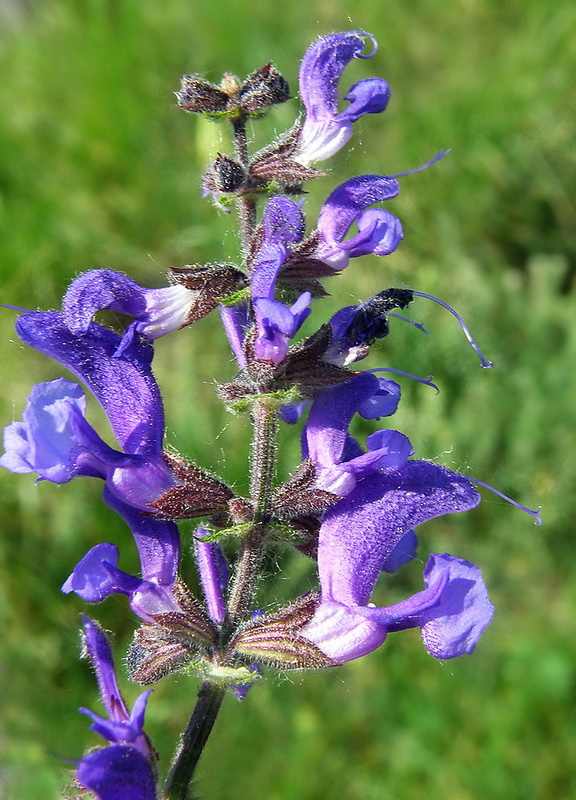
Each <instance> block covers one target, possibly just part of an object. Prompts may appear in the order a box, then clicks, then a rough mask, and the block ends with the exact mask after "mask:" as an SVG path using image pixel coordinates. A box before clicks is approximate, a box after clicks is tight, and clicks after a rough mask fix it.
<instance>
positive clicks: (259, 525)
mask: <svg viewBox="0 0 576 800" xmlns="http://www.w3.org/2000/svg"><path fill="white" fill-rule="evenodd" d="M252 424H253V431H254V433H253V439H252V469H251V476H250V499H251V501H252V505H253V508H254V525H253V527H252V529H251V531H250V532H249V533H248V534H247V535H246V536H245V538H244V540H243V549H242V554H241V556H240V558H239V560H238V564H237V566H236V574H235V576H234V583H233V586H232V592H231V595H230V604H229V616H230V619H231V620H232V621H236V620H240V619H242V618H243V617H246V616H247V615H248V613H249V612H250V609H251V606H252V601H253V598H254V592H255V589H256V585H257V583H258V576H259V572H260V564H261V561H262V555H263V552H264V544H265V541H266V536H267V534H268V523H269V521H270V516H271V505H272V492H273V489H274V473H275V469H276V433H277V430H278V412H277V410H276V409H275V408H271V407H270V405H269V404H268V403H266V401H263V400H261V401H256V402H255V403H254V407H253V411H252Z"/></svg>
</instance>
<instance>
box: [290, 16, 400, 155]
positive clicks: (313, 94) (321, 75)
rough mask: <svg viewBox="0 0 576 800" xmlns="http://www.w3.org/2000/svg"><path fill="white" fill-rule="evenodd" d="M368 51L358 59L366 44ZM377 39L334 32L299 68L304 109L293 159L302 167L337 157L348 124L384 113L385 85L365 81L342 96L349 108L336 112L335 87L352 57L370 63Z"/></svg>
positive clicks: (346, 137) (315, 46) (316, 45)
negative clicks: (367, 60) (370, 45)
mask: <svg viewBox="0 0 576 800" xmlns="http://www.w3.org/2000/svg"><path fill="white" fill-rule="evenodd" d="M366 39H369V40H370V41H371V42H372V45H373V49H372V52H370V53H368V54H366V55H363V50H364V47H365V40H366ZM376 50H377V44H376V40H375V39H374V37H373V36H371V35H370V34H369V33H364V32H363V31H349V32H345V33H333V34H331V35H329V36H324V37H323V38H321V39H319V40H318V41H317V42H314V44H313V45H311V46H310V47H309V48H308V50H307V51H306V53H305V55H304V58H303V59H302V64H301V67H300V96H301V98H302V102H303V103H304V106H305V108H306V116H305V119H304V124H303V126H302V130H301V132H300V140H299V143H298V149H297V151H296V154H295V156H294V158H295V160H296V161H299V162H300V163H301V164H303V165H305V166H309V165H310V164H313V163H314V162H316V161H323V160H325V159H326V158H330V156H332V155H334V154H335V153H337V152H338V150H340V149H341V148H342V147H343V146H344V145H345V144H346V142H347V141H348V140H349V139H350V137H351V136H352V125H353V123H354V122H356V120H358V119H359V118H360V117H361V116H362V115H363V114H378V113H380V112H381V111H384V109H385V108H386V106H387V105H388V100H389V99H390V88H389V86H388V83H387V82H386V81H384V80H382V79H380V78H368V79H365V80H361V81H358V82H357V83H355V84H354V85H353V86H352V87H351V88H350V89H349V90H348V93H347V94H346V96H345V99H346V100H348V102H349V105H348V107H347V108H346V109H344V111H341V112H338V84H339V82H340V78H341V76H342V73H343V72H344V69H345V68H346V66H347V65H348V64H349V63H350V61H352V59H353V58H363V59H364V58H371V57H372V56H373V55H374V54H375V53H376Z"/></svg>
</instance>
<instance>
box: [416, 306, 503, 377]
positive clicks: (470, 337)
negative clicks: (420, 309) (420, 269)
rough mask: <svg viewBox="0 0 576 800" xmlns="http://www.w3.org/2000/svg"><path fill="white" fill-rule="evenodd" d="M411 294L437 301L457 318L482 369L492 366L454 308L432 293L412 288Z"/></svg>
mask: <svg viewBox="0 0 576 800" xmlns="http://www.w3.org/2000/svg"><path fill="white" fill-rule="evenodd" d="M412 294H414V295H416V296H418V297H425V298H426V299H427V300H432V302H433V303H437V304H438V305H439V306H442V308H445V309H446V311H449V312H450V313H451V314H452V316H453V317H456V319H457V320H458V322H459V324H460V327H461V328H462V330H463V331H464V336H465V337H466V338H467V339H468V341H469V342H470V344H471V345H472V347H473V348H474V350H475V351H476V353H477V354H478V357H479V359H480V363H481V365H482V366H483V367H484V369H490V367H493V366H494V364H493V363H492V361H487V360H486V359H485V358H484V354H483V353H482V351H481V350H480V348H479V347H478V345H477V344H476V342H475V340H474V337H473V336H472V334H471V333H470V331H469V329H468V326H467V325H466V323H465V322H464V320H463V319H462V317H461V316H460V314H459V313H458V312H457V311H456V310H455V309H453V308H452V306H449V305H448V303H445V302H444V300H440V299H439V298H438V297H434V295H432V294H426V292H417V291H415V290H412Z"/></svg>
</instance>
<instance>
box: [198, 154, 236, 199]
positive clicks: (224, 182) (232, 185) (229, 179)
mask: <svg viewBox="0 0 576 800" xmlns="http://www.w3.org/2000/svg"><path fill="white" fill-rule="evenodd" d="M245 179H246V174H245V172H244V170H243V168H242V166H241V165H240V164H239V163H238V162H237V161H234V159H232V158H228V156H223V155H222V154H221V153H218V155H217V156H216V158H215V159H214V161H213V162H212V163H211V164H209V165H208V167H207V169H206V172H205V173H204V177H203V178H202V189H203V190H204V191H205V192H207V193H209V194H211V195H212V196H218V195H219V194H227V193H230V192H236V191H237V190H238V189H240V187H241V186H242V184H243V183H244V181H245Z"/></svg>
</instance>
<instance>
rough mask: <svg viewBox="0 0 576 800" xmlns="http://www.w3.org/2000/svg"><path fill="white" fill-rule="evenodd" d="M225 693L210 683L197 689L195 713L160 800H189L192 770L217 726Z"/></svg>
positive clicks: (204, 683)
mask: <svg viewBox="0 0 576 800" xmlns="http://www.w3.org/2000/svg"><path fill="white" fill-rule="evenodd" d="M225 692H226V689H225V688H224V687H223V686H220V685H218V684H216V683H214V682H213V681H209V680H205V681H203V683H202V685H201V686H200V689H199V691H198V699H197V701H196V705H195V707H194V711H193V712H192V716H191V717H190V721H189V722H188V727H187V728H186V731H185V732H184V734H183V736H182V739H181V740H180V745H179V747H178V750H177V751H176V753H175V755H174V759H173V760H172V766H171V767H170V772H169V774H168V777H167V778H166V783H165V785H164V794H163V800H188V798H189V796H190V795H189V787H190V783H191V781H192V777H193V775H194V770H195V769H196V765H197V764H198V761H199V759H200V756H201V755H202V751H203V749H204V745H205V744H206V742H207V741H208V737H209V736H210V733H211V732H212V728H213V727H214V723H215V722H216V717H217V716H218V712H219V711H220V706H221V705H222V700H223V699H224V694H225Z"/></svg>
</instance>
